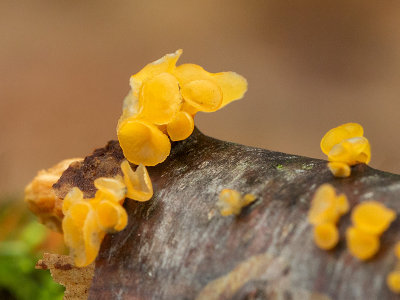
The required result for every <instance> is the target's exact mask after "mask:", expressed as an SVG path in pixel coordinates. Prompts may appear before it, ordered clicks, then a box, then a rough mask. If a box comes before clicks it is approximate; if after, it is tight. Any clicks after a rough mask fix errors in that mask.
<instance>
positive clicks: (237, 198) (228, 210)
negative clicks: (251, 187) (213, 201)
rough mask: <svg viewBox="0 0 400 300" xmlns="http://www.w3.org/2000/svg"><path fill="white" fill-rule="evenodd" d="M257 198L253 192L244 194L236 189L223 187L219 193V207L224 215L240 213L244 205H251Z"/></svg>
mask: <svg viewBox="0 0 400 300" xmlns="http://www.w3.org/2000/svg"><path fill="white" fill-rule="evenodd" d="M254 200H256V196H254V195H253V194H246V195H244V196H242V194H241V193H240V192H238V191H236V190H231V189H223V190H222V191H221V193H220V194H219V198H218V201H217V207H218V208H219V211H220V213H221V215H222V216H229V215H238V214H240V212H241V211H242V209H243V207H245V206H247V205H249V204H250V203H252V202H254Z"/></svg>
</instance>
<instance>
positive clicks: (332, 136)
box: [321, 123, 371, 177]
mask: <svg viewBox="0 0 400 300" xmlns="http://www.w3.org/2000/svg"><path fill="white" fill-rule="evenodd" d="M363 135H364V129H363V128H362V126H361V125H360V124H357V123H346V124H343V125H340V126H338V127H336V128H333V129H331V130H329V131H328V132H327V133H326V134H325V135H324V137H323V138H322V140H321V150H322V152H324V154H326V155H327V156H328V160H329V163H328V168H329V170H330V171H331V172H332V174H333V175H334V176H336V177H348V176H350V173H351V169H350V167H351V166H354V165H356V164H360V163H365V164H368V163H369V162H370V160H371V146H370V144H369V141H368V140H367V139H366V138H365V137H364V136H363Z"/></svg>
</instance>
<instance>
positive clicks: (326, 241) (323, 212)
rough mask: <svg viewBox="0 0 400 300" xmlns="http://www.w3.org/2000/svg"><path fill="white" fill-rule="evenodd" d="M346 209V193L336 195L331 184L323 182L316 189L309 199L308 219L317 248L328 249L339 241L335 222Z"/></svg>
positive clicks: (347, 206)
mask: <svg viewBox="0 0 400 300" xmlns="http://www.w3.org/2000/svg"><path fill="white" fill-rule="evenodd" d="M348 211H349V203H348V201H347V197H346V195H344V194H340V195H336V192H335V189H334V188H333V186H332V185H330V184H323V185H321V186H320V187H319V188H318V189H317V191H316V192H315V195H314V197H313V199H312V201H311V206H310V210H309V212H308V221H309V223H311V224H313V225H314V231H313V236H314V242H315V244H316V245H317V246H318V247H319V248H321V249H324V250H329V249H332V248H334V247H335V246H336V244H337V243H338V241H339V232H338V230H337V228H336V223H337V221H338V220H339V218H340V216H342V215H344V214H346V213H347V212H348Z"/></svg>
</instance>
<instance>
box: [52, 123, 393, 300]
mask: <svg viewBox="0 0 400 300" xmlns="http://www.w3.org/2000/svg"><path fill="white" fill-rule="evenodd" d="M110 145H111V146H110ZM106 148H107V149H108V150H104V149H106ZM106 148H104V149H103V152H102V153H103V154H102V155H103V156H105V157H113V158H115V159H109V158H108V160H109V163H110V164H111V165H112V164H114V167H110V168H109V169H110V170H114V171H110V172H111V173H112V172H114V173H115V172H117V171H115V170H116V169H115V167H117V163H119V162H120V160H121V159H122V156H121V150H120V149H119V146H118V143H115V142H111V144H109V145H108V146H107V147H106ZM97 151H98V153H99V151H100V152H101V150H97ZM104 153H107V155H108V156H107V155H105V154H104ZM95 154H96V152H95ZM91 159H92V161H96V159H94V158H93V157H92V158H91ZM97 160H99V161H102V159H101V158H99V157H98V158H97ZM111 161H112V162H111ZM98 165H99V163H95V164H92V165H90V163H88V162H87V165H86V168H87V169H86V171H85V172H89V171H90V172H92V173H91V174H92V175H93V177H96V176H100V175H99V174H101V175H103V176H104V172H99V173H97V171H96V170H97V169H96V168H97V167H98ZM81 167H82V166H81ZM148 170H149V173H150V176H151V179H152V181H153V185H154V197H153V198H152V199H151V200H150V201H148V202H142V203H139V202H135V201H132V200H130V199H127V200H126V201H125V204H124V206H125V208H126V210H127V212H128V215H129V224H128V226H127V227H126V229H125V230H123V231H122V232H119V233H117V234H114V235H108V236H107V237H106V238H105V240H104V242H103V244H102V247H101V251H100V255H99V256H98V258H97V260H96V269H95V275H94V280H93V283H92V286H91V288H90V292H89V299H96V300H98V299H392V298H395V295H394V294H392V293H391V292H390V291H389V290H388V288H387V287H386V283H385V278H386V275H387V274H388V273H389V272H390V271H391V270H392V269H393V268H394V267H395V264H396V259H395V256H394V253H393V247H394V244H395V242H396V241H398V240H400V233H399V227H400V222H399V221H398V220H396V221H395V222H394V223H393V224H392V226H391V227H390V229H389V230H388V231H387V232H386V233H384V235H383V236H382V238H381V249H380V251H379V253H378V254H377V255H376V257H375V258H374V259H372V260H371V261H368V262H360V261H359V260H357V259H356V258H353V257H352V256H351V255H350V254H349V252H348V251H347V249H346V243H345V240H344V232H345V229H346V228H347V227H348V226H349V225H350V217H349V214H347V215H345V216H344V217H342V219H341V220H340V222H339V228H340V243H339V245H338V246H337V247H336V248H335V250H333V251H322V250H320V249H318V248H317V247H316V246H315V245H314V243H313V241H312V227H311V226H310V225H309V224H308V223H307V219H306V218H307V211H308V209H309V204H310V200H311V198H312V195H313V193H314V191H315V189H316V188H317V187H318V186H319V185H320V184H322V183H331V184H333V185H334V186H335V188H336V189H337V191H338V192H341V193H345V194H346V195H347V196H348V198H349V201H350V203H351V206H352V207H353V206H354V205H356V204H357V203H359V202H361V201H364V200H370V199H374V200H378V201H381V202H383V203H384V204H385V205H387V206H388V207H390V208H392V209H395V210H396V211H397V212H399V211H400V202H399V198H400V176H399V175H394V174H390V173H385V172H381V171H378V170H374V169H372V168H369V167H367V166H365V165H358V166H356V167H354V168H353V170H352V175H351V177H349V178H346V179H337V178H334V177H333V176H332V175H331V174H330V172H329V170H328V169H327V167H326V162H325V161H323V160H317V159H312V158H307V157H301V156H296V155H289V154H284V153H279V152H271V151H268V150H264V149H257V148H252V147H247V146H243V145H238V144H233V143H228V142H224V141H219V140H216V139H213V138H209V137H206V136H204V135H203V134H201V133H200V132H199V131H198V130H195V132H194V133H193V134H192V136H191V137H190V138H189V139H187V140H185V141H183V142H178V143H174V144H173V147H172V152H171V155H170V157H169V158H168V159H167V160H166V161H165V162H164V163H162V164H160V165H158V166H156V167H152V168H148ZM78 173H79V168H78V167H75V171H73V170H70V171H69V173H68V172H66V173H65V174H64V175H65V176H64V175H63V177H62V178H61V179H60V182H59V183H62V181H63V180H64V183H62V184H60V185H59V186H58V188H59V191H60V190H62V186H63V185H65V184H67V183H68V182H69V184H71V182H73V178H74V176H75V183H76V182H77V183H78V185H79V180H77V179H76V178H77V177H76V176H78V175H77V174H78ZM67 174H69V175H67ZM78 177H79V176H78ZM80 184H81V186H80V187H81V188H82V189H84V190H85V191H86V193H87V194H88V195H90V194H92V193H93V187H91V186H90V180H88V181H87V182H86V183H83V182H81V183H80ZM60 188H61V189H60ZM224 188H232V189H236V190H239V191H240V192H242V193H253V194H255V195H256V196H257V200H256V201H255V202H254V203H252V204H251V205H250V206H248V207H246V208H245V209H244V210H243V211H242V213H241V214H240V215H239V216H237V217H234V216H232V217H222V216H220V215H219V214H218V211H217V210H216V206H215V204H216V201H217V199H218V194H219V192H220V191H221V190H222V189H224ZM60 194H62V193H60Z"/></svg>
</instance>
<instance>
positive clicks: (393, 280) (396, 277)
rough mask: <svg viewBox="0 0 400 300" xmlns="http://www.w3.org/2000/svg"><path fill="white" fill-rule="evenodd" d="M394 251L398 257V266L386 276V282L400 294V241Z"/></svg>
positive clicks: (394, 291) (392, 289)
mask: <svg viewBox="0 0 400 300" xmlns="http://www.w3.org/2000/svg"><path fill="white" fill-rule="evenodd" d="M394 253H395V255H396V258H397V264H396V268H395V269H394V270H393V271H392V272H390V273H389V274H388V276H387V277H386V284H387V285H388V287H389V289H390V290H391V291H392V292H393V293H396V294H400V242H397V243H396V246H395V248H394Z"/></svg>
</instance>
